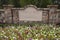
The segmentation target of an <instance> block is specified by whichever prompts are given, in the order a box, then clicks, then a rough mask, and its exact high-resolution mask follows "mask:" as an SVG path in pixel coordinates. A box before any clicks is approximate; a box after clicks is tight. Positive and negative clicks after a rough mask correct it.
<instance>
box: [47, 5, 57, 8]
mask: <svg viewBox="0 0 60 40" xmlns="http://www.w3.org/2000/svg"><path fill="white" fill-rule="evenodd" d="M47 7H49V8H58V5H48V6H47Z"/></svg>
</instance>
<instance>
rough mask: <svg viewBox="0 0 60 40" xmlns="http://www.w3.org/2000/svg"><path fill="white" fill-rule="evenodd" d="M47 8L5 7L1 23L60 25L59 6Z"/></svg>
mask: <svg viewBox="0 0 60 40" xmlns="http://www.w3.org/2000/svg"><path fill="white" fill-rule="evenodd" d="M47 7H48V8H37V7H36V6H34V5H27V6H25V7H24V8H13V5H4V9H0V15H1V17H0V22H4V23H19V22H20V21H41V22H43V23H60V9H57V7H58V5H48V6H47ZM3 15H4V16H3ZM1 20H2V21H1Z"/></svg>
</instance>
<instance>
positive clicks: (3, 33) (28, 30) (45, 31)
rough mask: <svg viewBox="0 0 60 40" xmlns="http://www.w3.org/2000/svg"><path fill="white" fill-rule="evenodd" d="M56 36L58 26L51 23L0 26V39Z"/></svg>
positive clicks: (53, 39)
mask: <svg viewBox="0 0 60 40" xmlns="http://www.w3.org/2000/svg"><path fill="white" fill-rule="evenodd" d="M58 38H60V27H59V28H56V27H53V25H50V26H48V25H45V24H43V25H41V26H37V25H35V26H33V27H27V26H18V27H15V26H10V27H5V28H1V27H0V40H4V39H5V40H21V39H24V40H30V39H32V40H33V39H34V40H42V39H43V40H47V39H48V40H57V39H58Z"/></svg>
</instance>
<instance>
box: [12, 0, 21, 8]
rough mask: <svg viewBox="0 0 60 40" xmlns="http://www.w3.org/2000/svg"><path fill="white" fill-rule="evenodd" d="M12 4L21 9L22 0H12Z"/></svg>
mask: <svg viewBox="0 0 60 40" xmlns="http://www.w3.org/2000/svg"><path fill="white" fill-rule="evenodd" d="M12 4H13V5H14V6H15V7H20V0H12Z"/></svg>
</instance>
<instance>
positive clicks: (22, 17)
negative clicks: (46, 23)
mask: <svg viewBox="0 0 60 40" xmlns="http://www.w3.org/2000/svg"><path fill="white" fill-rule="evenodd" d="M19 21H42V10H37V9H36V8H34V7H28V8H26V9H25V10H19Z"/></svg>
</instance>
